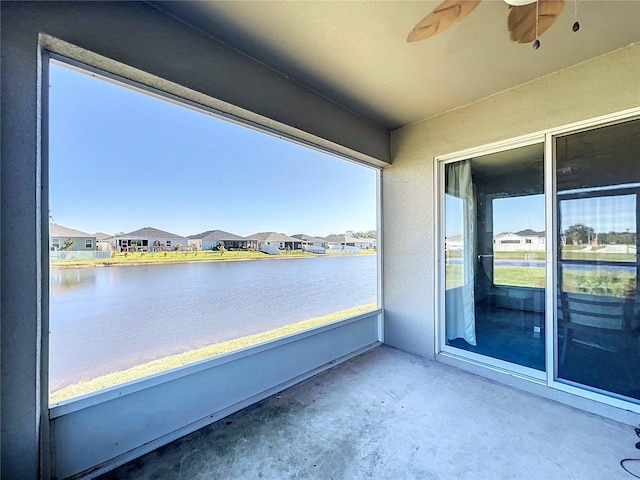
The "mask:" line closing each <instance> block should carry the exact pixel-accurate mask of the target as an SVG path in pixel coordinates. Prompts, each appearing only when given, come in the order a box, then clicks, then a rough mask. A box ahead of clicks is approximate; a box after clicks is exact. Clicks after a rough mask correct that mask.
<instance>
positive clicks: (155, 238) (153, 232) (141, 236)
mask: <svg viewBox="0 0 640 480" xmlns="http://www.w3.org/2000/svg"><path fill="white" fill-rule="evenodd" d="M177 245H180V246H182V247H184V248H186V247H187V246H188V245H189V242H188V239H187V238H186V237H181V236H180V235H176V234H174V233H170V232H165V231H163V230H158V229H157V228H153V227H144V228H141V229H139V230H136V231H134V232H129V233H123V234H119V235H115V236H113V237H112V238H111V246H112V247H113V248H115V249H116V251H118V252H128V251H130V250H132V249H135V250H139V251H143V252H146V251H150V252H159V251H163V250H168V251H172V250H175V249H176V248H177Z"/></svg>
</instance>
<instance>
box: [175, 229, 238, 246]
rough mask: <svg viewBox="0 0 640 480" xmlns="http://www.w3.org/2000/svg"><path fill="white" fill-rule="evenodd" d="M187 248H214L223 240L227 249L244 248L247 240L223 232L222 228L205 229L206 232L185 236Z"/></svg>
mask: <svg viewBox="0 0 640 480" xmlns="http://www.w3.org/2000/svg"><path fill="white" fill-rule="evenodd" d="M187 240H188V242H189V248H193V249H195V250H215V249H216V248H217V247H218V244H219V243H220V242H224V246H225V248H226V249H227V250H238V249H243V248H246V245H247V241H246V239H245V238H244V237H241V236H240V235H235V234H233V233H229V232H225V231H224V230H207V231H206V232H202V233H198V234H196V235H189V236H188V237H187Z"/></svg>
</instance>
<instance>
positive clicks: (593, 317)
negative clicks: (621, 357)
mask: <svg viewBox="0 0 640 480" xmlns="http://www.w3.org/2000/svg"><path fill="white" fill-rule="evenodd" d="M633 303H634V302H633V300H632V299H631V298H626V297H625V298H623V297H609V296H603V295H591V294H583V293H572V292H560V304H561V308H562V319H561V320H560V322H559V327H560V328H562V329H563V333H564V337H563V339H562V347H561V349H560V364H561V365H562V364H564V361H565V358H566V355H567V347H568V346H569V342H573V341H576V342H579V343H581V344H584V345H587V346H590V347H594V348H599V349H602V350H606V351H609V352H614V353H617V352H622V351H625V350H626V349H627V348H628V347H629V346H630V345H631V342H632V341H636V337H637V334H636V332H634V331H632V330H631V317H632V314H633Z"/></svg>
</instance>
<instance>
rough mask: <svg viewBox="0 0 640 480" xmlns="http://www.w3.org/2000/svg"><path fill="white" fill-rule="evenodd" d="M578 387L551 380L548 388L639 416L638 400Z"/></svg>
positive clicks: (639, 404) (639, 406) (639, 405)
mask: <svg viewBox="0 0 640 480" xmlns="http://www.w3.org/2000/svg"><path fill="white" fill-rule="evenodd" d="M578 385H579V384H577V383H576V385H572V384H570V383H565V382H561V381H558V380H553V381H552V382H551V385H550V387H552V388H554V389H556V390H560V391H563V392H566V393H571V394H573V395H577V396H579V397H583V398H587V399H589V400H594V401H596V402H599V403H603V404H605V405H609V406H611V407H615V408H619V409H621V410H627V411H630V412H634V413H638V414H640V400H638V401H637V403H636V402H634V401H633V400H626V398H628V397H622V396H620V398H618V397H617V396H616V395H615V394H610V395H607V394H606V393H600V392H598V391H596V390H592V389H591V388H590V387H589V386H588V385H583V386H578Z"/></svg>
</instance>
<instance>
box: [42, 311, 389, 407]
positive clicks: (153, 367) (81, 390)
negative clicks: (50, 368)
mask: <svg viewBox="0 0 640 480" xmlns="http://www.w3.org/2000/svg"><path fill="white" fill-rule="evenodd" d="M376 308H377V305H376V304H375V303H371V304H366V305H360V306H358V307H354V308H350V309H347V310H342V311H340V312H334V313H331V314H329V315H324V316H321V317H316V318H311V319H308V320H304V321H301V322H298V323H294V324H292V325H286V326H284V327H280V328H276V329H274V330H269V331H266V332H262V333H258V334H255V335H249V336H246V337H242V338H238V339H235V340H228V341H226V342H220V343H216V344H214V345H209V346H207V347H204V348H199V349H197V350H191V351H188V352H184V353H179V354H176V355H170V356H167V357H164V358H160V359H158V360H154V361H152V362H146V363H143V364H140V365H136V366H135V367H131V368H128V369H126V370H123V371H120V372H113V373H109V374H107V375H102V376H100V377H98V378H94V379H91V380H88V381H83V382H79V383H76V384H73V385H69V386H67V387H64V388H62V389H60V390H57V391H55V392H51V394H50V395H49V403H50V404H54V403H58V402H62V401H64V400H69V399H71V398H75V397H78V396H80V395H86V394H88V393H93V392H97V391H99V390H103V389H105V388H109V387H113V386H115V385H121V384H123V383H125V382H130V381H132V380H138V379H140V378H144V377H147V376H149V375H154V374H157V373H161V372H165V371H167V370H170V369H173V368H177V367H182V366H184V365H188V364H190V363H194V362H198V361H200V360H205V359H207V358H211V357H215V356H216V355H221V354H223V353H228V352H233V351H235V350H239V349H241V348H246V347H249V346H252V345H256V344H258V343H262V342H266V341H268V340H273V339H275V338H280V337H284V336H285V335H290V334H292V333H298V332H301V331H303V330H308V329H310V328H313V327H318V326H321V325H326V324H328V323H331V322H335V321H337V320H342V319H344V318H347V317H352V316H354V315H358V314H360V313H364V312H367V311H370V310H374V309H376Z"/></svg>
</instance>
